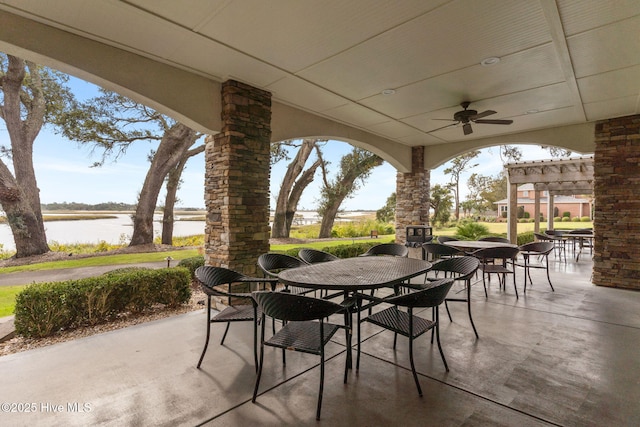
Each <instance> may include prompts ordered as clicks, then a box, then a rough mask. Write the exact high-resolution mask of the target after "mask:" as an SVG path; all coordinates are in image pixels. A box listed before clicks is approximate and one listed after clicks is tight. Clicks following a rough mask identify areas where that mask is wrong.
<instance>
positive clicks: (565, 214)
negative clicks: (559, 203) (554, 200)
mask: <svg viewBox="0 0 640 427" xmlns="http://www.w3.org/2000/svg"><path fill="white" fill-rule="evenodd" d="M562 218H571V212H562Z"/></svg>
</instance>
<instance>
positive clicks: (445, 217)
mask: <svg viewBox="0 0 640 427" xmlns="http://www.w3.org/2000/svg"><path fill="white" fill-rule="evenodd" d="M429 193H430V199H429V205H430V207H431V209H433V218H432V219H431V222H432V223H434V224H436V223H438V224H445V223H447V222H448V221H449V218H450V216H451V206H452V205H453V201H452V200H451V190H450V188H449V186H442V185H440V184H436V185H434V186H433V187H431V190H430V191H429Z"/></svg>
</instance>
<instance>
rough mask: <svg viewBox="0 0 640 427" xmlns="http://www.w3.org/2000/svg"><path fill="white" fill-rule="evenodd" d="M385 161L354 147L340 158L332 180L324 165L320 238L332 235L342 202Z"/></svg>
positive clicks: (319, 211)
mask: <svg viewBox="0 0 640 427" xmlns="http://www.w3.org/2000/svg"><path fill="white" fill-rule="evenodd" d="M382 163H383V160H382V158H381V157H379V156H377V155H376V154H373V153H371V152H369V151H367V150H363V149H361V148H354V149H353V150H352V151H351V152H350V153H349V154H347V155H345V156H343V157H342V159H340V170H339V171H338V174H337V176H336V177H335V178H334V179H333V180H330V179H329V178H328V172H327V169H326V168H325V167H322V169H321V170H322V178H323V184H324V185H323V187H322V190H321V192H320V205H319V207H318V214H320V215H321V216H322V223H321V224H320V235H319V237H320V238H328V237H331V228H332V227H333V223H334V222H335V218H336V215H337V214H338V211H339V209H340V205H341V204H342V202H343V201H344V200H345V199H347V198H348V197H351V196H352V195H353V194H354V193H355V192H356V191H357V190H358V189H359V188H360V186H361V185H362V184H364V182H365V181H366V179H367V178H368V177H369V176H370V175H371V171H372V170H373V169H374V168H375V167H377V166H380V165H381V164H382Z"/></svg>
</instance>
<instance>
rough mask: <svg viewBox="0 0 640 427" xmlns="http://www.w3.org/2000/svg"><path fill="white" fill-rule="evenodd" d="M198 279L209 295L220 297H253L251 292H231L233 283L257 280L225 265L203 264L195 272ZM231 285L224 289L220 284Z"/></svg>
mask: <svg viewBox="0 0 640 427" xmlns="http://www.w3.org/2000/svg"><path fill="white" fill-rule="evenodd" d="M194 275H195V277H196V279H197V280H198V281H199V282H200V283H201V284H202V289H203V290H204V292H205V293H206V294H208V295H215V296H220V297H229V298H231V297H236V298H248V299H251V294H249V293H248V292H247V293H244V294H243V293H237V292H236V293H233V292H231V284H232V283H242V282H256V281H258V280H257V279H256V278H253V277H246V276H245V275H243V274H241V273H238V272H237V271H233V270H229V269H227V268H223V267H214V266H211V265H203V266H201V267H198V268H197V269H196V271H195V273H194ZM221 285H229V290H228V291H224V290H223V289H222V288H221V287H220V286H221Z"/></svg>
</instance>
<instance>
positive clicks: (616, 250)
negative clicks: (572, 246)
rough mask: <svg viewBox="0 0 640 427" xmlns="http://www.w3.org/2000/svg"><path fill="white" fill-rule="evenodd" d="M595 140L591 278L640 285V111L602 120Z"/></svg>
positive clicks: (605, 282) (604, 282)
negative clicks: (593, 232)
mask: <svg viewBox="0 0 640 427" xmlns="http://www.w3.org/2000/svg"><path fill="white" fill-rule="evenodd" d="M595 143H596V149H595V153H594V181H595V187H594V194H595V215H594V221H593V227H594V231H595V236H596V238H595V245H594V256H593V261H594V263H593V279H592V280H593V283H594V284H596V285H601V286H611V287H621V288H634V289H640V115H635V116H627V117H620V118H616V119H610V120H604V121H600V122H598V123H597V124H596V130H595Z"/></svg>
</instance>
